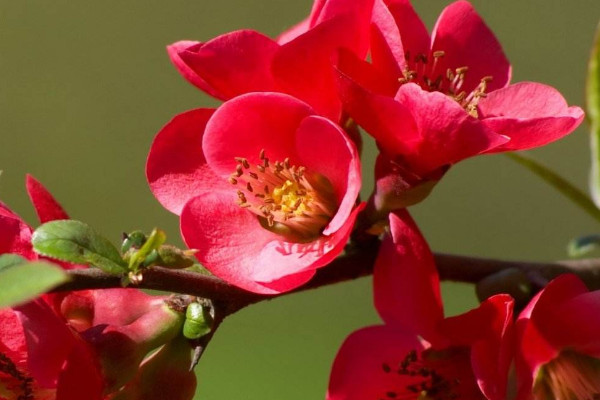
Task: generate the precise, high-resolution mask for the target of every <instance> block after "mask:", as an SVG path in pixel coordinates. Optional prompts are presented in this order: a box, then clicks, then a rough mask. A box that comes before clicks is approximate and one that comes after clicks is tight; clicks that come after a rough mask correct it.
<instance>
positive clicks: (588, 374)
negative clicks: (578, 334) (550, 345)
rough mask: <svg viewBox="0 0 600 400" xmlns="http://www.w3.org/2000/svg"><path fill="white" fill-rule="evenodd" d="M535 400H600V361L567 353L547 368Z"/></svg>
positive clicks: (538, 380) (539, 378) (538, 381)
mask: <svg viewBox="0 0 600 400" xmlns="http://www.w3.org/2000/svg"><path fill="white" fill-rule="evenodd" d="M533 398H534V399H535V400H554V399H560V400H597V399H600V360H599V359H596V358H593V357H590V356H586V355H583V354H579V353H577V352H575V351H572V350H566V351H563V352H561V353H560V355H559V356H558V357H557V358H555V359H554V360H552V361H550V362H549V363H547V364H546V365H544V366H543V367H542V368H541V369H540V371H539V373H538V376H537V377H536V381H535V383H534V387H533Z"/></svg>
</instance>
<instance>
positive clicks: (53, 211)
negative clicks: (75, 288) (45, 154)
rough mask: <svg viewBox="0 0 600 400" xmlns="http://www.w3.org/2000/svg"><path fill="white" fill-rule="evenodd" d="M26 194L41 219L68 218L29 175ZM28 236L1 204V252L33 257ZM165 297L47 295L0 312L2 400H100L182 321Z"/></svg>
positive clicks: (124, 292) (114, 292)
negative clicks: (166, 302) (170, 307)
mask: <svg viewBox="0 0 600 400" xmlns="http://www.w3.org/2000/svg"><path fill="white" fill-rule="evenodd" d="M27 191H28V193H29V196H30V198H31V200H32V203H33V204H34V207H35V209H36V212H37V214H38V216H39V218H40V220H41V221H50V220H53V219H64V218H68V216H67V214H66V213H65V212H64V210H63V209H62V207H60V205H59V204H58V202H56V200H55V199H54V198H53V197H52V195H51V194H50V193H49V192H48V191H47V190H46V189H45V188H44V187H43V186H42V185H41V184H40V183H39V182H38V181H36V180H35V179H34V178H32V177H31V176H28V177H27ZM31 232H32V231H31V228H30V227H29V226H28V225H27V224H26V223H25V222H24V221H23V220H22V219H21V218H20V217H19V216H18V215H16V214H15V213H14V212H12V211H11V210H10V209H9V208H8V207H7V206H5V205H4V204H1V203H0V254H4V253H13V254H18V255H21V256H22V257H24V258H26V259H30V260H35V259H37V258H38V256H37V254H36V253H34V252H33V250H32V247H31V242H30V241H31ZM61 265H63V267H65V268H81V267H82V266H75V265H70V264H67V263H62V264H61ZM165 299H166V298H165V297H164V296H163V297H157V296H149V295H147V294H145V293H143V292H141V291H138V290H129V289H104V290H96V291H91V290H89V291H79V292H74V293H56V294H48V295H44V296H42V298H40V299H37V300H34V301H31V302H29V303H26V304H23V305H20V306H17V307H14V308H13V309H0V326H1V327H2V329H0V399H8V400H18V399H36V400H45V399H47V400H53V399H56V400H81V399H86V400H87V399H89V400H94V399H97V400H100V399H104V398H105V395H107V394H110V393H113V392H115V391H117V390H118V389H119V388H121V386H123V385H124V384H125V383H127V382H128V381H129V380H131V379H133V378H134V377H135V375H136V373H137V371H138V367H139V365H140V363H141V362H142V360H143V358H144V356H145V355H146V354H147V353H148V352H149V351H150V350H152V349H154V348H156V347H158V346H160V345H162V344H164V343H167V342H169V341H170V340H171V339H173V338H174V337H175V335H177V334H179V332H180V330H181V324H182V320H183V315H182V314H181V313H177V312H174V311H172V310H170V309H169V308H168V307H167V305H166V304H165ZM188 350H189V348H188ZM155 369H159V366H156V368H155ZM182 390H183V389H182ZM181 398H184V397H181Z"/></svg>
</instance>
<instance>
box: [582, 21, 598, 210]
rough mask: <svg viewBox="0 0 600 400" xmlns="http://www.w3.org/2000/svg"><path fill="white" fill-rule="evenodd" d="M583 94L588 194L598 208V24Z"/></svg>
mask: <svg viewBox="0 0 600 400" xmlns="http://www.w3.org/2000/svg"><path fill="white" fill-rule="evenodd" d="M585 92H586V96H585V100H586V109H587V110H586V111H587V116H588V118H589V122H590V150H591V152H592V167H591V170H590V192H591V193H592V199H594V203H596V206H598V207H600V24H599V25H598V28H597V29H596V39H595V40H594V45H593V47H592V54H591V55H590V60H589V62H588V72H587V81H586V85H585Z"/></svg>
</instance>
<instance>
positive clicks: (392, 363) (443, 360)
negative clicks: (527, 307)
mask: <svg viewBox="0 0 600 400" xmlns="http://www.w3.org/2000/svg"><path fill="white" fill-rule="evenodd" d="M398 215H399V216H398ZM398 215H396V214H390V230H391V236H388V237H386V239H385V240H384V242H383V243H382V248H381V250H380V254H379V256H378V259H377V262H376V264H375V271H374V276H373V279H374V290H375V306H376V308H377V310H378V312H379V314H380V315H381V317H382V318H383V320H384V321H385V325H378V326H371V327H368V328H363V329H360V330H358V331H356V332H354V333H352V334H351V335H350V336H349V337H348V338H347V339H346V341H345V342H344V344H343V345H342V347H341V349H340V350H339V352H338V354H337V356H336V359H335V362H334V364H333V368H332V372H331V378H330V382H329V390H328V394H327V399H328V400H363V399H415V400H416V399H422V398H427V399H430V398H431V399H454V398H460V399H469V400H475V399H497V400H501V399H502V400H503V399H505V397H506V379H507V374H508V367H509V364H510V361H511V358H512V357H511V356H512V353H511V351H510V350H511V344H512V343H511V324H512V304H513V302H512V299H511V298H510V296H507V295H497V296H493V297H491V298H490V299H488V300H486V301H484V302H483V303H482V304H481V305H480V306H479V307H478V308H476V309H474V310H472V311H469V312H467V313H465V314H462V315H459V316H456V317H449V318H444V316H443V310H442V300H441V297H440V291H439V278H438V275H437V272H436V269H435V265H434V261H433V256H432V254H431V252H430V250H429V248H428V246H427V243H426V242H425V240H424V238H423V237H422V236H421V234H420V232H419V231H418V229H417V227H416V225H415V224H414V222H413V221H412V220H411V219H410V216H409V215H408V213H406V212H404V213H402V214H398Z"/></svg>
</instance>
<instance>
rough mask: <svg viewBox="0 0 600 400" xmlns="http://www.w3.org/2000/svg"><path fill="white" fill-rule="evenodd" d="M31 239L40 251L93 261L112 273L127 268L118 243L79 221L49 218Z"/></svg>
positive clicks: (76, 260)
mask: <svg viewBox="0 0 600 400" xmlns="http://www.w3.org/2000/svg"><path fill="white" fill-rule="evenodd" d="M31 243H32V244H33V249H34V250H35V251H36V252H37V253H39V254H41V255H43V256H46V257H52V258H56V259H58V260H62V261H68V262H72V263H76V264H89V265H93V266H94V267H97V268H100V269H101V270H103V271H104V272H106V273H109V274H112V275H122V274H123V273H124V272H126V271H127V266H126V264H125V262H124V261H123V259H122V258H121V254H120V253H119V251H118V250H117V249H116V247H115V246H113V245H112V243H110V242H109V241H108V239H106V238H104V237H102V236H100V235H99V234H98V233H96V231H94V230H93V229H92V228H91V227H90V226H89V225H87V224H84V223H83V222H80V221H74V220H61V221H51V222H47V223H45V224H43V225H41V226H40V227H39V228H37V229H36V230H35V232H33V237H32V238H31Z"/></svg>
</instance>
